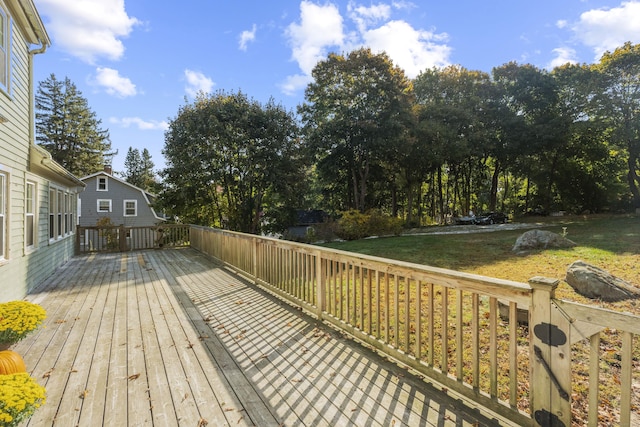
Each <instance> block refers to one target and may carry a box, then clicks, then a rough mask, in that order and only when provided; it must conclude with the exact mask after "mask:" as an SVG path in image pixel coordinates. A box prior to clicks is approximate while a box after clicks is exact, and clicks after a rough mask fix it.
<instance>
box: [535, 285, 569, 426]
mask: <svg viewBox="0 0 640 427" xmlns="http://www.w3.org/2000/svg"><path fill="white" fill-rule="evenodd" d="M559 282H560V281H559V280H557V279H549V278H545V277H534V278H532V279H529V285H530V286H531V288H532V290H533V292H532V296H531V305H530V309H529V316H530V317H529V342H530V348H529V354H530V359H531V360H530V365H531V375H530V386H531V390H530V392H531V394H530V395H531V402H530V403H531V414H532V417H533V419H534V420H535V422H536V425H539V426H542V427H547V426H558V427H562V426H566V427H569V426H570V425H571V342H570V339H569V338H570V337H569V322H568V320H567V319H566V318H564V316H563V315H562V313H560V312H559V310H558V309H557V307H556V306H555V305H554V304H553V302H552V299H553V298H554V296H555V290H556V288H557V286H558V283H559Z"/></svg>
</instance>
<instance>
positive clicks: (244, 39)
mask: <svg viewBox="0 0 640 427" xmlns="http://www.w3.org/2000/svg"><path fill="white" fill-rule="evenodd" d="M255 39H256V24H253V27H252V28H251V31H248V30H245V31H243V32H242V33H241V34H240V50H247V44H248V43H249V42H252V41H254V40H255Z"/></svg>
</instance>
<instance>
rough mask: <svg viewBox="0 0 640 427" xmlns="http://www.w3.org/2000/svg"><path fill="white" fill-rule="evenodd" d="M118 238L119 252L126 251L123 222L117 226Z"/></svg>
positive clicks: (125, 233) (125, 234) (125, 235)
mask: <svg viewBox="0 0 640 427" xmlns="http://www.w3.org/2000/svg"><path fill="white" fill-rule="evenodd" d="M118 240H119V243H120V252H126V251H127V231H126V229H125V228H124V224H122V225H120V227H119V228H118Z"/></svg>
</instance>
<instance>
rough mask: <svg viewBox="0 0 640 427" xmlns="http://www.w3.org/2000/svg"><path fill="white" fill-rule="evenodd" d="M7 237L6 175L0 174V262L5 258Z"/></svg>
mask: <svg viewBox="0 0 640 427" xmlns="http://www.w3.org/2000/svg"><path fill="white" fill-rule="evenodd" d="M6 235H7V175H5V174H3V173H0V260H3V259H5V258H6V253H5V248H6V237H5V236H6Z"/></svg>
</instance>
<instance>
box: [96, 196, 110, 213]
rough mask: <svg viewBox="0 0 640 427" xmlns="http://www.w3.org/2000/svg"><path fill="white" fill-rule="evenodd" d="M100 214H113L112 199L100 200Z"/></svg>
mask: <svg viewBox="0 0 640 427" xmlns="http://www.w3.org/2000/svg"><path fill="white" fill-rule="evenodd" d="M98 212H111V199H98Z"/></svg>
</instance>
